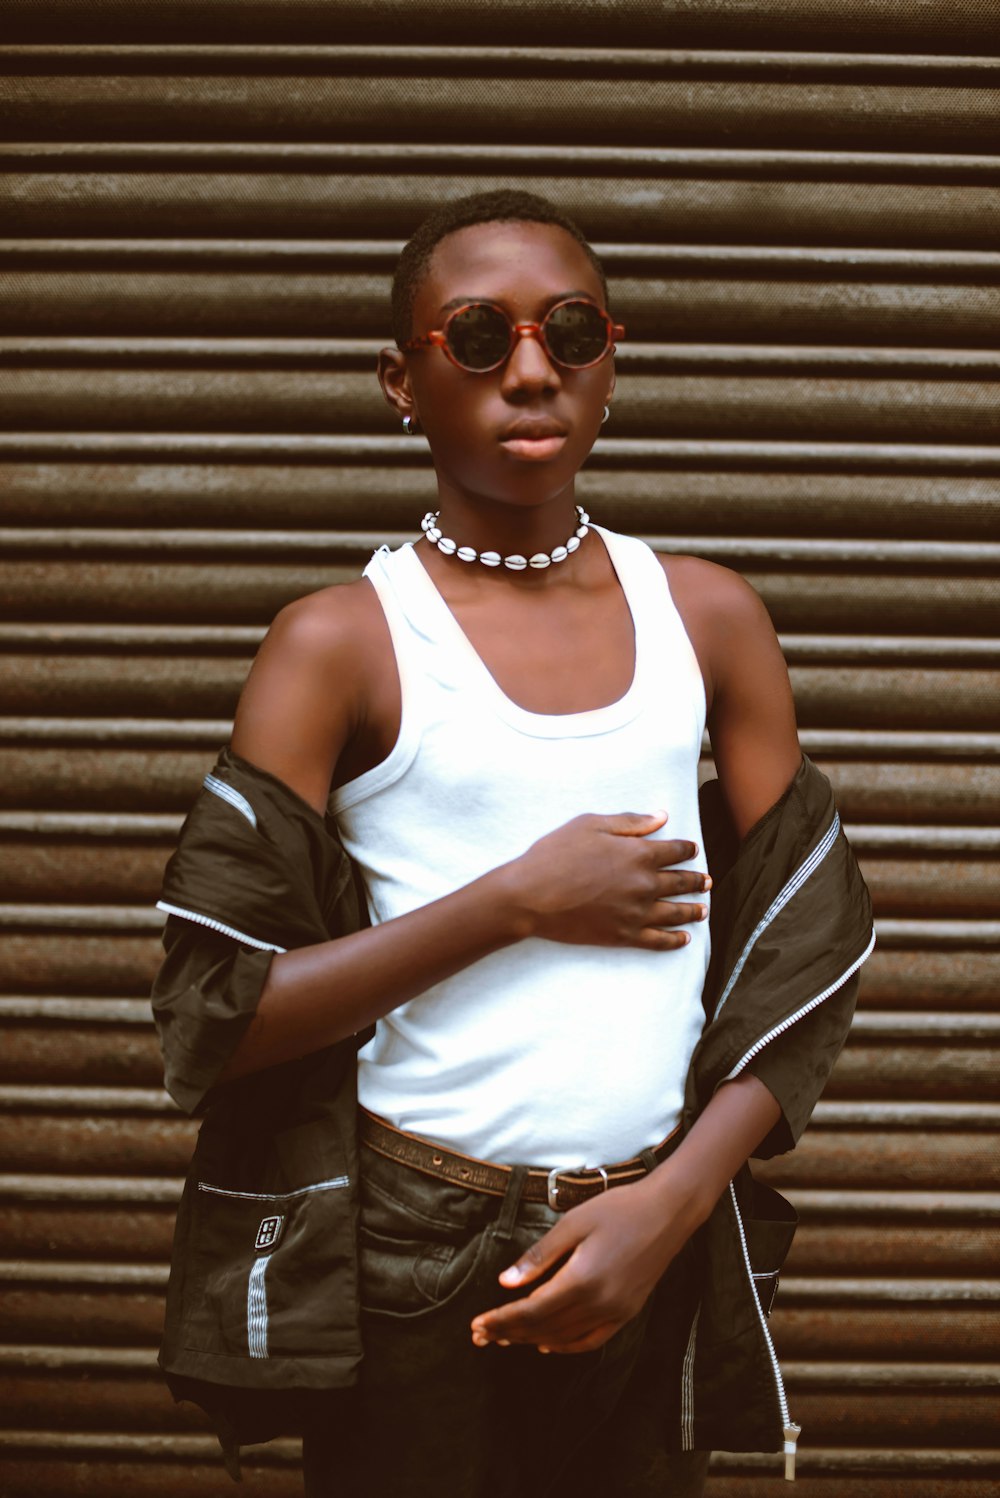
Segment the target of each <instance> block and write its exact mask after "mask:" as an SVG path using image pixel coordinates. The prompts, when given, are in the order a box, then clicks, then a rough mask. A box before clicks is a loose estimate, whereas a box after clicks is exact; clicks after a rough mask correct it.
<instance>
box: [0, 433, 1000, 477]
mask: <svg viewBox="0 0 1000 1498" xmlns="http://www.w3.org/2000/svg"><path fill="white" fill-rule="evenodd" d="M427 455H428V449H427V445H426V443H425V441H424V439H423V438H418V439H416V440H414V438H412V437H405V436H402V435H400V436H399V437H390V436H385V437H377V436H368V437H366V436H348V437H340V436H318V435H317V436H310V435H303V434H301V433H295V432H281V433H275V434H268V433H265V434H263V435H257V434H253V433H246V432H0V461H4V460H8V461H9V460H11V459H17V458H20V459H25V458H29V457H31V458H35V459H52V460H55V461H58V462H66V461H69V459H71V458H73V457H79V458H81V459H90V460H92V461H93V460H96V459H98V458H100V459H103V460H109V459H123V460H126V459H130V460H139V459H144V460H146V461H153V460H154V458H156V459H161V458H166V459H175V460H176V459H180V460H183V461H189V462H204V461H207V460H210V459H212V460H223V461H226V462H230V463H232V462H241V461H246V460H253V461H255V462H265V461H266V462H271V463H275V464H281V465H283V464H287V463H289V462H294V461H300V462H308V463H315V462H321V461H328V462H357V463H360V462H365V461H368V462H374V461H377V462H379V463H400V464H402V465H403V466H406V467H425V466H426V464H427ZM691 463H696V464H699V465H700V464H708V465H711V466H715V465H729V464H740V465H746V466H748V467H753V468H756V467H766V468H768V469H772V468H776V469H779V468H784V467H786V466H789V467H793V468H795V469H797V470H798V469H802V470H805V471H806V472H816V471H824V472H825V471H828V470H829V471H837V470H841V469H848V470H850V471H854V470H855V469H857V468H862V467H865V466H866V465H870V466H875V467H878V468H880V469H885V470H886V471H892V470H894V469H905V470H907V471H913V472H926V473H937V472H941V471H947V472H949V473H959V472H961V473H969V474H976V473H989V474H993V473H997V472H1000V445H997V446H983V445H975V444H972V443H970V444H968V445H966V444H961V443H930V442H928V443H920V442H791V441H789V442H772V441H760V442H744V441H737V440H728V439H725V438H704V439H682V438H673V437H662V438H661V437H599V438H598V439H597V442H596V443H595V444H594V451H593V455H592V459H591V460H590V466H591V467H593V468H602V467H621V466H630V467H631V466H635V467H642V466H649V467H659V466H667V465H673V464H691Z"/></svg>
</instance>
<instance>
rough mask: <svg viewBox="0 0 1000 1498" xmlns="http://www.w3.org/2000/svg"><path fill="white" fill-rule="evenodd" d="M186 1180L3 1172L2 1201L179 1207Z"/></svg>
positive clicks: (1, 1181) (1, 1177)
mask: <svg viewBox="0 0 1000 1498" xmlns="http://www.w3.org/2000/svg"><path fill="white" fill-rule="evenodd" d="M183 1185H184V1182H183V1181H181V1180H178V1179H175V1178H173V1177H169V1176H166V1177H165V1176H79V1175H72V1176H70V1175H54V1174H53V1175H47V1174H41V1173H39V1172H36V1171H32V1172H31V1173H30V1174H25V1173H17V1172H13V1171H12V1172H9V1173H5V1174H2V1175H0V1201H19V1202H63V1203H66V1202H72V1203H76V1202H98V1203H100V1204H101V1205H107V1206H113V1205H122V1204H124V1205H126V1206H163V1205H168V1206H175V1205H176V1204H177V1202H179V1201H180V1199H181V1190H182V1188H183Z"/></svg>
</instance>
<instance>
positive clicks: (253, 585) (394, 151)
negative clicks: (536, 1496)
mask: <svg viewBox="0 0 1000 1498" xmlns="http://www.w3.org/2000/svg"><path fill="white" fill-rule="evenodd" d="M3 24H4V27H5V30H6V37H5V41H6V45H5V46H4V47H3V48H2V50H0V69H2V72H3V79H2V82H0V141H2V142H3V144H0V155H2V164H0V172H2V174H3V179H2V184H0V194H2V196H0V205H2V206H0V214H2V223H0V235H2V238H0V319H2V322H3V337H2V339H0V527H2V529H0V714H2V716H0V837H2V843H0V1028H2V1050H0V1171H2V1172H3V1174H2V1176H0V1192H2V1211H0V1224H2V1238H0V1258H2V1260H3V1262H2V1263H0V1340H2V1342H3V1346H2V1347H0V1426H2V1429H0V1492H2V1493H3V1494H4V1495H6V1498H26V1495H29V1494H30V1495H32V1498H64V1495H70V1494H72V1495H80V1498H84V1495H86V1498H97V1495H100V1498H105V1495H111V1494H119V1493H129V1494H135V1495H139V1498H187V1495H191V1498H194V1495H210V1494H225V1493H227V1492H228V1491H229V1488H228V1479H227V1478H226V1477H225V1475H224V1474H223V1472H222V1469H221V1467H220V1466H219V1465H218V1464H217V1463H216V1459H215V1456H214V1450H213V1445H214V1443H213V1442H212V1440H211V1438H209V1437H207V1436H206V1435H204V1434H203V1433H202V1428H201V1427H200V1426H199V1424H198V1423H197V1421H196V1420H195V1419H194V1418H193V1416H192V1414H191V1412H190V1409H189V1408H188V1407H179V1408H174V1407H172V1406H171V1404H170V1401H169V1399H168V1397H167V1395H166V1393H165V1391H164V1390H163V1389H162V1388H161V1386H160V1384H159V1382H158V1380H157V1377H156V1375H155V1371H154V1367H153V1358H154V1347H155V1343H156V1340H157V1333H158V1326H159V1321H160V1314H161V1310H160V1307H161V1296H162V1289H163V1284H164V1280H165V1274H166V1269H165V1264H166V1258H167V1253H168V1248H169V1240H170V1228H171V1215H172V1211H173V1206H174V1203H175V1202H176V1199H177V1195H178V1191H179V1177H180V1175H181V1172H182V1170H183V1167H184V1164H185V1160H186V1157H187V1155H188V1153H189V1150H190V1147H191V1139H192V1126H191V1125H190V1124H189V1123H188V1122H187V1121H186V1120H184V1119H183V1118H182V1117H181V1116H180V1115H179V1114H178V1113H177V1112H176V1110H174V1109H173V1108H172V1105H171V1104H170V1103H169V1101H168V1100H167V1099H166V1098H165V1095H164V1094H163V1093H162V1091H161V1089H160V1069H159V1062H158V1055H157V1050H156V1045H155V1040H154V1037H153V1034H152V1031H151V1027H150V1024H149V1017H148V1005H147V1002H146V999H145V995H146V992H147V989H148V984H149V980H150V977H151V974H152V972H153V970H154V968H155V965H156V962H157V955H158V941H157V934H156V933H157V930H158V920H157V918H156V916H155V914H154V912H153V911H152V909H151V904H152V901H153V900H154V899H155V897H156V893H157V888H158V882H159V875H160V870H161V868H162V865H163V862H164V860H165V857H166V855H167V853H168V851H169V848H170V845H171V842H172V840H173V838H174V837H175V834H176V830H177V827H178V825H179V821H180V818H181V816H182V814H183V811H184V809H185V808H186V807H187V805H188V804H189V803H190V801H191V799H192V798H193V796H194V794H195V791H196V789H197V786H198V784H199V780H200V777H201V775H202V774H203V773H204V771H205V770H206V769H207V768H208V767H209V766H210V764H211V761H212V757H213V753H214V750H215V749H216V747H217V746H218V745H219V744H220V743H222V742H223V741H224V740H225V738H226V736H227V731H228V721H229V718H230V715H231V712H232V709H233V705H234V702H235V700H236V696H237V693H238V691H239V687H240V684H241V682H242V680H243V678H244V676H245V673H246V670H247V666H248V661H249V658H250V656H251V655H252V652H253V650H254V648H255V646H256V643H257V641H258V640H259V638H260V636H261V634H262V632H263V630H264V628H265V626H266V624H267V621H268V619H269V618H270V617H271V615H272V614H273V613H274V611H275V610H276V609H277V608H278V607H279V606H280V605H281V604H282V603H283V602H284V601H286V600H287V599H290V598H292V597H294V596H296V595H298V594H301V593H302V592H305V591H308V590H310V589H313V588H317V587H320V586H323V585H325V584H327V583H329V582H332V581H336V580H337V579H340V578H346V577H351V576H354V575H355V574H356V573H357V571H358V569H359V567H360V566H361V565H362V564H363V562H364V560H365V559H366V558H367V556H368V554H369V553H370V551H371V549H372V547H373V545H375V544H377V543H378V542H379V541H381V540H382V539H384V538H387V539H389V540H391V541H395V540H398V539H402V538H403V537H405V536H409V535H412V534H413V533H414V532H415V530H416V526H417V522H418V520H419V517H420V515H421V514H422V513H423V511H424V509H425V508H427V505H428V504H429V502H430V498H431V495H432V485H431V477H430V473H429V469H428V464H427V457H426V449H425V448H424V446H423V444H422V443H419V442H414V441H412V440H407V439H406V438H404V437H403V436H402V434H401V433H399V432H398V430H397V429H396V428H395V426H394V425H393V423H392V421H391V419H390V418H389V414H388V412H387V410H386V408H385V407H384V405H383V404H382V401H381V399H380V397H379V395H378V393H377V390H376V386H375V382H374V378H373V373H372V370H373V365H374V354H375V351H376V349H377V348H378V347H379V345H380V343H381V342H382V341H384V340H385V339H386V337H387V328H388V320H387V289H388V277H389V273H390V269H391V266H392V263H393V260H394V257H395V255H396V253H397V252H398V249H399V246H400V244H401V241H402V240H403V238H404V237H405V235H406V234H407V233H408V232H409V231H410V230H411V229H412V228H413V227H414V226H415V224H416V223H417V221H418V220H419V218H420V217H421V215H422V214H424V213H425V212H426V211H427V210H428V209H429V208H431V207H432V206H434V205H435V204H437V203H438V202H440V201H441V200H442V199H444V198H448V197H452V196H457V195H459V194H461V193H463V192H466V191H468V190H470V189H472V188H475V187H479V186H492V185H501V184H514V185H525V186H528V187H534V188H536V189H538V190H540V191H542V192H543V193H548V194H551V195H552V196H553V197H554V198H555V199H556V200H557V201H558V202H560V203H561V204H563V205H564V206H565V207H566V208H567V209H568V210H569V211H570V212H571V213H573V214H574V215H576V216H577V217H578V218H579V220H580V222H581V223H582V225H583V226H584V228H585V229H586V230H587V232H588V233H589V234H590V235H591V236H592V238H593V239H594V240H595V241H596V242H597V243H598V246H599V248H600V249H601V250H602V252H603V253H604V254H605V256H606V259H607V263H608V266H609V269H610V271H611V273H612V287H613V299H614V305H615V308H616V311H617V314H618V315H619V316H620V317H621V318H622V319H623V320H624V322H625V323H626V324H627V326H628V329H629V335H630V336H629V341H628V342H627V343H626V344H625V346H624V347H623V348H622V350H621V354H620V359H619V367H620V376H619V391H618V398H617V399H616V402H615V406H614V413H613V419H612V422H611V424H610V426H609V427H608V428H607V429H606V431H607V436H605V437H603V438H602V440H601V441H600V442H599V443H598V446H597V450H596V452H595V455H594V457H593V459H592V461H591V463H590V465H589V467H588V469H587V471H586V473H585V474H584V476H583V480H582V483H581V490H582V495H583V498H584V502H585V503H586V504H587V506H588V508H589V509H590V510H591V512H592V513H593V514H594V517H595V519H599V520H602V521H605V522H607V523H609V524H611V525H612V526H615V527H617V528H621V529H626V530H632V531H635V532H637V533H639V534H642V535H644V536H647V537H648V538H650V539H652V540H654V542H655V544H656V545H658V546H660V547H662V548H664V549H680V550H690V551H695V552H698V553H699V554H701V555H704V556H709V557H712V558H716V559H719V560H722V561H723V562H726V563H728V564H729V565H732V566H734V567H737V568H739V569H740V570H741V571H743V572H745V573H746V575H747V576H748V577H749V578H750V579H751V580H752V581H753V582H754V584H755V585H756V586H757V587H758V588H759V589H760V591H761V592H762V593H763V596H764V598H765V599H766V601H767V603H768V606H769V607H770V609H771V611H772V614H773V617H774V619H775V623H776V625H777V627H778V629H779V631H780V633H781V636H782V640H783V643H784V646H785V649H786V652H787V655H788V659H789V662H790V665H791V670H792V676H793V681H794V685H795V691H796V697H797V702H798V708H799V715H800V721H801V724H802V729H803V734H802V737H803V742H804V744H805V747H806V748H807V749H808V750H809V752H811V753H812V754H813V755H814V756H815V757H816V758H817V760H818V761H819V762H820V763H821V764H822V766H823V767H824V768H825V769H826V770H827V771H828V773H829V774H830V775H831V776H832V777H833V779H834V781H835V784H836V786H837V788H838V793H839V798H840V802H841V809H842V813H843V815H844V818H845V821H846V822H847V824H848V828H849V831H850V832H851V834H852V836H853V839H854V842H855V845H856V847H857V849H858V851H859V853H860V856H861V858H862V861H863V864H864V868H865V872H866V875H867V877H868V879H869V881H870V884H871V887H872V890H873V893H874V896H875V900H876V905H877V914H878V929H879V946H878V949H877V951H876V953H875V955H874V957H873V958H872V959H871V961H870V962H869V964H868V966H867V967H866V969H865V973H864V985H863V992H862V999H861V1005H860V1011H859V1015H858V1019H857V1022H856V1025H855V1027H854V1032H853V1035H852V1039H851V1042H850V1043H849V1046H848V1048H847V1050H846V1051H845V1053H844V1056H843V1058H842V1060H841V1062H840V1064H839V1065H838V1067H837V1070H836V1073H835V1075H834V1079H833V1082H832V1084H831V1086H830V1088H829V1090H828V1094H827V1097H826V1099H825V1100H824V1101H823V1102H822V1103H821V1104H820V1107H819V1108H818V1110H817V1114H816V1118H815V1121H814V1124H813V1126H812V1128H811V1130H810V1132H809V1134H808V1136H807V1138H806V1140H805V1142H804V1143H803V1145H802V1146H801V1148H800V1149H799V1150H798V1151H797V1152H796V1153H795V1155H794V1156H792V1157H790V1158H787V1159H784V1160H779V1161H776V1162H774V1163H773V1164H772V1165H770V1166H768V1167H767V1168H766V1171H765V1174H766V1176H767V1179H768V1180H770V1181H772V1182H773V1183H775V1184H778V1185H781V1186H782V1187H784V1188H786V1189H787V1191H788V1193H789V1195H791V1196H792V1197H793V1199H794V1200H795V1202H796V1204H797V1205H798V1207H799V1209H800V1211H801V1214H802V1227H801V1229H800V1232H799V1235H798V1238H797V1240H796V1245H795V1248H794V1250H793V1257H792V1260H791V1262H790V1264H789V1267H788V1273H787V1277H786V1278H785V1280H784V1282H783V1285H782V1289H781V1292H780V1296H779V1301H778V1307H777V1309H776V1311H775V1315H774V1329H775V1334H776V1339H777V1342H778V1345H779V1349H780V1350H781V1351H782V1354H783V1357H784V1360H785V1362H786V1367H787V1373H788V1383H789V1390H790V1398H791V1403H792V1410H793V1415H794V1416H795V1417H796V1418H798V1419H799V1421H800V1422H801V1423H802V1425H803V1427H804V1435H803V1442H802V1452H801V1458H800V1479H799V1489H798V1491H799V1493H800V1498H848V1495H849V1498H868V1495H872V1498H895V1495H897V1494H899V1495H902V1494H904V1493H905V1495H906V1498H973V1495H983V1494H986V1493H987V1492H993V1491H996V1490H997V1489H996V1487H995V1484H996V1482H997V1480H998V1478H1000V1452H998V1450H997V1448H998V1447H1000V1440H998V1436H997V1430H998V1426H997V1414H998V1404H1000V1398H998V1396H1000V1339H998V1328H1000V1279H998V1277H997V1276H998V1253H997V1249H998V1236H997V1231H996V1227H997V1220H998V1215H1000V1194H998V1191H997V1178H996V1177H997V1171H996V1158H997V1138H996V1126H997V1122H998V1118H1000V1101H998V1092H997V1076H998V1070H1000V1069H998V1066H997V1046H998V1041H1000V1013H998V1000H997V969H998V964H997V948H998V945H1000V920H998V913H1000V912H998V906H1000V863H998V860H997V857H996V854H997V850H998V846H1000V775H998V773H997V769H996V763H997V761H996V749H997V745H998V740H1000V734H998V727H1000V725H998V721H997V691H996V686H997V676H996V670H995V668H996V663H997V655H998V650H1000V644H998V636H1000V629H998V624H997V613H996V599H997V593H996V586H995V578H996V562H997V556H998V551H1000V542H998V540H997V525H996V519H997V513H998V511H997V499H998V495H1000V444H998V435H997V433H998V411H1000V402H998V386H997V378H998V373H1000V363H998V354H997V347H998V343H1000V337H998V334H1000V274H998V272H1000V159H998V155H997V152H998V148H1000V95H998V93H997V78H998V65H997V54H998V53H1000V5H998V4H997V3H996V0H978V3H972V0H951V3H946V0H891V3H890V0H829V3H828V4H826V5H819V4H816V3H814V0H688V3H684V0H665V3H662V4H640V3H635V0H621V3H614V0H604V3H588V0H547V3H545V4H538V3H537V0H532V3H528V0H491V3H490V4H489V5H483V6H474V5H471V4H467V5H456V4H447V3H442V0H436V3H428V0H405V3H404V0H388V3H386V0H383V3H380V4H377V5H376V6H374V7H371V6H369V5H362V4H360V3H357V0H325V3H318V0H316V3H310V0H283V3H279V0H199V3H197V4H195V3H193V0H191V3H189V0H160V3H158V4H157V5H156V6H155V7H146V6H142V5H135V4H134V3H131V0H128V3H126V0H90V3H86V4H84V3H82V0H30V3H28V0H16V3H15V0H7V4H6V6H5V7H4V23H3ZM261 1462H262V1463H264V1464H265V1465H262V1466H258V1467H257V1468H256V1469H252V1470H251V1471H250V1472H249V1473H248V1481H247V1487H246V1491H247V1492H248V1494H253V1493H258V1492H260V1493H263V1492H265V1491H266V1492H267V1493H268V1494H269V1495H272V1498H281V1495H285V1494H291V1493H293V1492H294V1491H295V1490H296V1478H295V1474H294V1468H293V1464H294V1451H293V1450H291V1449H289V1448H287V1447H283V1446H279V1447H277V1448H276V1449H275V1450H274V1451H272V1452H271V1453H269V1454H267V1455H266V1456H265V1457H262V1458H261ZM774 1468H775V1463H774V1461H772V1459H770V1458H746V1457H738V1456H727V1457H722V1458H719V1460H718V1463H717V1466H716V1468H715V1469H714V1475H713V1477H712V1479H711V1482H710V1492H711V1495H712V1498H726V1495H729V1494H734V1495H735V1494H737V1493H739V1494H740V1495H743V1498H765V1495H768V1494H772V1495H775V1498H777V1495H778V1494H780V1493H781V1492H782V1491H785V1490H784V1489H783V1488H782V1487H781V1485H780V1479H778V1478H777V1477H774V1476H772V1475H770V1474H771V1473H772V1472H773V1471H774Z"/></svg>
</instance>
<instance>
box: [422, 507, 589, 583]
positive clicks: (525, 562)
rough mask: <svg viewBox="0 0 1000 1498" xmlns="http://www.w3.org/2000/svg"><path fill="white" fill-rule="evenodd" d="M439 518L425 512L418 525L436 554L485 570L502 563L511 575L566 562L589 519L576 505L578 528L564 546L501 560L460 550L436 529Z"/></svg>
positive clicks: (464, 548)
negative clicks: (478, 563) (532, 568)
mask: <svg viewBox="0 0 1000 1498" xmlns="http://www.w3.org/2000/svg"><path fill="white" fill-rule="evenodd" d="M440 515H441V511H440V510H428V511H427V514H426V515H425V516H424V518H423V520H421V522H420V529H421V530H422V531H423V533H424V535H425V536H426V537H427V539H428V541H429V542H430V543H431V545H432V546H436V547H437V549H438V551H443V552H444V554H445V556H446V557H451V556H455V557H458V560H459V561H460V562H482V564H483V566H484V567H499V566H500V564H501V562H502V563H503V565H504V566H505V567H509V568H510V570H511V572H523V571H524V569H525V568H526V567H539V568H541V567H551V566H552V564H553V563H554V562H565V560H566V558H567V557H568V556H572V554H573V552H574V551H576V549H577V547H578V546H579V545H580V542H581V541H582V540H583V538H584V536H585V535H586V534H587V532H588V530H589V528H590V516H589V515H588V514H587V512H586V510H585V509H584V508H583V506H582V505H577V506H576V518H577V522H578V524H577V527H576V530H575V531H574V532H573V534H572V536H570V538H569V540H568V541H567V542H566V544H565V545H564V546H556V547H554V548H553V550H552V551H536V552H535V555H534V556H533V557H523V556H521V554H520V553H519V552H515V553H514V554H513V556H509V557H502V556H501V555H500V553H499V552H498V551H476V550H475V548H474V547H472V546H459V545H458V542H457V541H453V540H452V539H451V537H450V536H446V535H445V534H444V533H443V531H442V530H441V528H440V526H439V525H438V520H439V518H440Z"/></svg>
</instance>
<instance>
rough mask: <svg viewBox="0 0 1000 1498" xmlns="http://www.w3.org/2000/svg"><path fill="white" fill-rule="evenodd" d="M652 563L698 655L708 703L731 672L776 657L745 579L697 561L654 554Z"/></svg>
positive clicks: (766, 617) (767, 623)
mask: <svg viewBox="0 0 1000 1498" xmlns="http://www.w3.org/2000/svg"><path fill="white" fill-rule="evenodd" d="M658 560H659V562H660V565H661V566H662V568H663V570H664V572H665V574H666V578H667V583H668V586H669V588H670V594H671V597H672V598H673V601H674V603H675V605H676V606H677V611H678V613H679V614H680V616H681V620H682V622H683V624H684V628H685V630H686V631H687V634H688V638H689V639H690V641H691V644H692V647H693V649H694V652H695V655H696V656H697V657H698V664H699V665H700V666H701V671H702V676H703V677H704V679H705V689H706V693H707V696H708V700H709V703H710V704H711V702H712V700H713V698H714V695H715V692H716V690H717V689H718V688H720V687H721V686H724V684H725V682H726V680H727V678H730V677H731V676H732V674H733V672H734V671H735V672H738V671H742V670H744V669H746V667H747V666H748V664H751V663H753V662H754V661H759V660H762V659H766V660H768V661H773V660H774V658H775V656H776V655H777V656H780V651H779V647H778V641H777V636H776V635H775V632H774V625H773V624H772V623H771V616H770V614H769V613H768V611H767V608H766V606H765V604H764V600H763V599H762V598H761V596H760V594H759V593H758V592H757V590H756V589H755V588H754V587H752V586H751V584H750V583H748V582H747V580H746V578H745V577H741V576H740V574H739V573H738V572H734V571H733V569H732V568H731V567H722V566H720V565H719V563H717V562H709V561H706V560H705V559H704V558H703V557H691V556H664V555H662V554H658Z"/></svg>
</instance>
